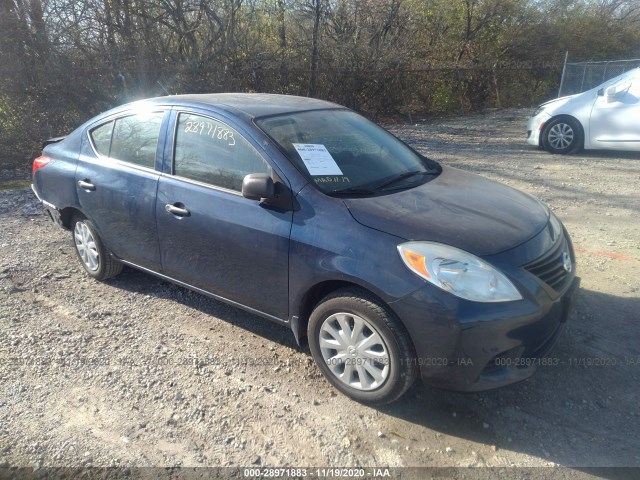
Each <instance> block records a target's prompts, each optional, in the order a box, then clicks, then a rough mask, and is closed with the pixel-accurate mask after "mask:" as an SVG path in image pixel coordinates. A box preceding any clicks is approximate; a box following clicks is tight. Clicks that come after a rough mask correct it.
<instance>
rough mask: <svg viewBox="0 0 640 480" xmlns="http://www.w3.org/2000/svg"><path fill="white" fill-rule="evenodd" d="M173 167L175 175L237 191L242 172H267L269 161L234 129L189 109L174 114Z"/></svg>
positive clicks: (268, 171) (243, 174) (240, 189)
mask: <svg viewBox="0 0 640 480" xmlns="http://www.w3.org/2000/svg"><path fill="white" fill-rule="evenodd" d="M173 168H174V172H173V173H174V174H175V175H178V176H181V177H184V178H190V179H192V180H197V181H199V182H203V183H208V184H210V185H214V186H216V187H221V188H226V189H228V190H235V191H238V192H240V191H242V180H243V179H244V177H245V176H246V175H249V174H250V173H267V174H271V168H270V167H269V165H268V164H267V163H266V162H265V161H264V159H263V158H262V157H261V156H260V154H259V153H258V152H257V151H256V150H255V148H253V146H252V145H251V144H250V143H249V142H248V141H247V140H246V139H245V138H244V137H243V136H242V135H241V134H240V133H239V132H238V131H237V130H235V129H233V128H232V127H230V126H229V125H227V124H225V123H222V122H221V121H219V120H215V119H213V118H210V117H204V116H202V115H196V114H191V113H181V114H180V116H179V118H178V127H177V134H176V146H175V159H174V167H173Z"/></svg>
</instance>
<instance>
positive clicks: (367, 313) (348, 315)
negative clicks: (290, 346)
mask: <svg viewBox="0 0 640 480" xmlns="http://www.w3.org/2000/svg"><path fill="white" fill-rule="evenodd" d="M308 339H309V347H310V349H311V354H312V355H313V358H314V360H315V361H316V363H317V364H318V366H319V368H320V370H321V371H322V373H323V374H324V376H325V377H326V378H327V379H328V380H329V381H330V382H331V383H332V384H333V386H335V387H336V388H337V389H338V390H340V391H341V392H342V393H344V394H345V395H347V396H349V397H351V398H353V399H354V400H357V401H359V402H362V403H367V404H371V405H382V404H385V403H390V402H392V401H394V400H396V399H398V398H399V397H400V396H401V395H402V394H403V393H404V392H405V391H406V390H407V389H408V388H409V387H410V386H411V385H412V384H413V382H414V381H415V378H416V376H417V367H416V362H415V353H414V349H413V345H412V344H411V341H410V340H409V336H408V334H407V332H406V331H405V329H404V327H403V326H402V324H400V322H399V321H398V320H397V319H396V318H395V317H394V316H393V314H392V313H391V312H389V311H388V309H387V308H385V307H384V306H383V305H382V304H381V303H380V302H379V301H378V300H377V299H375V298H373V297H372V296H371V295H369V294H367V293H366V292H364V291H361V290H358V289H344V290H339V291H337V292H335V293H333V294H331V295H329V296H327V297H325V298H324V299H323V300H322V301H321V302H320V303H319V304H318V306H317V307H316V308H315V310H314V311H313V313H312V314H311V317H310V318H309V325H308Z"/></svg>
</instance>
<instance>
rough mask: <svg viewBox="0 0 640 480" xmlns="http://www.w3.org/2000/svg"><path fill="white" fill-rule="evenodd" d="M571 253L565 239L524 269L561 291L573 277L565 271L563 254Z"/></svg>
mask: <svg viewBox="0 0 640 480" xmlns="http://www.w3.org/2000/svg"><path fill="white" fill-rule="evenodd" d="M565 252H566V253H567V254H568V253H569V248H568V247H567V242H566V240H565V239H564V238H563V239H562V240H561V241H560V242H558V244H557V245H556V246H555V247H554V248H552V249H551V250H550V251H549V252H547V253H546V254H544V255H543V256H542V257H540V258H538V259H537V260H534V261H533V262H531V263H529V264H527V265H525V266H524V268H525V269H526V270H527V271H528V272H530V273H532V274H533V275H535V276H536V277H538V278H539V279H540V280H542V281H543V282H544V283H546V284H547V285H549V286H550V287H551V288H553V289H554V290H555V291H557V292H559V291H561V290H562V289H563V288H564V287H565V286H566V285H567V283H568V282H569V281H570V280H571V275H570V274H569V272H567V271H566V270H565V269H564V262H563V258H562V257H563V253H565Z"/></svg>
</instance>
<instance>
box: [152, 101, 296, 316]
mask: <svg viewBox="0 0 640 480" xmlns="http://www.w3.org/2000/svg"><path fill="white" fill-rule="evenodd" d="M168 151H169V149H168ZM171 151H172V152H173V154H172V155H173V166H172V172H171V174H170V175H164V176H162V177H161V178H160V181H159V186H158V200H157V206H156V215H157V219H158V235H159V241H160V249H161V257H162V268H163V273H164V274H166V275H168V276H170V277H173V278H175V279H177V280H180V281H182V282H185V283H187V284H189V285H192V286H195V287H198V288H200V289H203V290H206V291H208V292H211V293H213V294H215V295H217V296H219V297H222V298H224V299H226V300H230V301H232V302H235V303H237V304H240V305H244V306H247V307H250V308H252V309H254V310H257V311H259V312H262V313H266V314H268V315H270V316H272V317H276V318H278V319H286V318H287V315H288V255H289V235H290V231H291V221H292V212H291V211H281V210H274V209H269V208H266V207H264V206H262V205H261V204H260V203H259V202H257V201H254V200H249V199H246V198H244V197H243V196H242V195H241V193H240V192H241V188H242V180H243V178H244V176H245V175H247V174H250V173H269V174H273V171H272V166H271V165H270V164H269V163H268V162H267V161H265V159H264V157H263V156H262V154H261V153H260V152H259V151H258V150H257V149H256V148H255V147H254V145H253V144H252V143H251V142H250V141H249V140H247V139H246V138H245V137H244V136H243V135H242V134H241V133H240V132H239V131H238V130H237V129H235V128H232V127H231V126H230V125H228V124H227V123H225V122H223V121H221V120H220V119H218V118H214V117H212V116H207V115H204V114H196V113H187V112H181V113H179V114H177V117H176V121H175V132H174V145H173V149H171Z"/></svg>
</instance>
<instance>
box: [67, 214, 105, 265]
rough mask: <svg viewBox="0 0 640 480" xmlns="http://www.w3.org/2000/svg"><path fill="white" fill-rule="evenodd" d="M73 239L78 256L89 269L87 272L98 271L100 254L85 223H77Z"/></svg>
mask: <svg viewBox="0 0 640 480" xmlns="http://www.w3.org/2000/svg"><path fill="white" fill-rule="evenodd" d="M73 238H74V240H75V244H76V249H77V250H78V254H79V255H80V258H81V259H82V262H83V263H84V264H85V266H86V267H87V270H90V271H92V272H95V271H96V270H98V267H99V266H100V254H99V253H98V247H97V246H96V240H95V238H93V234H92V233H91V230H90V229H89V227H87V225H86V224H85V223H84V222H76V226H75V228H74V229H73Z"/></svg>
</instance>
